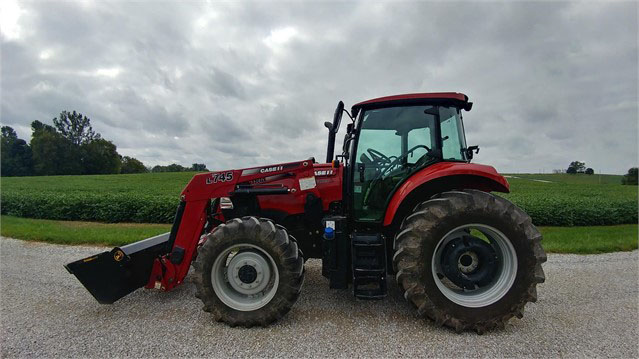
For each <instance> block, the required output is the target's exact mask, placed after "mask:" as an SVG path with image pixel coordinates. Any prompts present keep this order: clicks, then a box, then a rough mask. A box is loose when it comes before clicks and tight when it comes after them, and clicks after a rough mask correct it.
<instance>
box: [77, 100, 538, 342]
mask: <svg viewBox="0 0 639 359" xmlns="http://www.w3.org/2000/svg"><path fill="white" fill-rule="evenodd" d="M471 108H472V103H471V102H469V101H468V97H467V96H466V95H464V94H460V93H450V92H449V93H418V94H406V95H397V96H388V97H382V98H376V99H372V100H368V101H364V102H360V103H358V104H356V105H354V106H353V107H352V108H351V111H350V112H349V111H346V110H345V109H344V105H343V103H342V102H340V103H339V104H338V106H337V109H336V111H335V114H334V117H333V121H332V122H326V123H325V126H326V127H327V128H328V131H329V136H328V148H327V156H326V163H316V161H315V159H314V158H309V159H306V160H301V161H295V162H289V163H281V164H274V165H269V166H263V167H254V168H246V169H237V170H228V171H217V172H211V173H203V174H197V175H195V176H194V177H193V178H192V179H191V181H190V182H189V183H188V185H187V186H186V187H185V189H184V190H183V191H182V193H181V195H180V204H179V205H178V208H177V211H176V215H175V220H174V223H173V226H172V228H171V232H170V233H167V234H164V235H160V236H156V237H152V238H149V239H146V240H143V241H140V242H136V243H132V244H129V245H126V246H123V247H118V248H114V249H113V250H111V251H106V252H103V253H100V254H98V255H95V256H91V257H88V258H85V259H81V260H78V261H75V262H72V263H69V264H67V265H66V266H65V267H66V268H67V270H68V271H69V272H70V273H72V274H74V275H75V276H76V277H77V278H78V279H79V280H80V282H82V284H83V285H84V286H85V287H86V288H87V289H88V291H89V292H90V293H91V294H92V295H93V296H94V297H95V299H97V301H98V302H99V303H103V304H110V303H114V302H115V301H117V300H118V299H120V298H122V297H123V296H125V295H127V294H129V293H131V292H132V291H134V290H136V289H138V288H140V287H145V288H149V289H151V288H155V289H159V290H163V291H170V290H172V289H173V288H175V287H176V286H178V285H180V284H182V282H183V281H184V279H185V277H186V275H187V273H188V271H189V268H190V267H191V265H192V266H193V268H194V273H193V274H192V278H193V281H194V283H195V286H196V295H197V296H198V298H200V299H201V300H202V302H203V304H204V306H203V308H204V310H206V311H208V312H210V313H211V314H212V316H213V318H214V319H215V320H217V321H222V322H225V323H227V324H229V325H231V326H237V325H239V326H245V327H251V326H255V325H259V326H266V325H268V324H270V323H272V322H273V321H275V320H277V319H279V318H281V317H282V316H283V315H285V314H286V313H287V312H288V311H289V310H290V309H291V307H292V306H293V305H294V303H295V301H296V300H297V298H298V296H299V294H300V291H301V287H302V284H303V280H304V261H305V260H306V259H308V258H319V259H322V275H323V276H325V277H326V278H327V279H328V286H329V287H330V288H335V289H347V288H351V290H352V292H353V294H354V296H355V297H356V298H359V299H381V298H384V297H385V296H386V294H387V280H388V278H387V277H388V276H389V275H390V276H392V277H394V278H395V280H396V281H397V282H398V285H399V287H400V289H401V290H402V291H403V293H404V297H405V298H406V299H407V300H408V301H409V302H411V303H412V304H413V305H414V306H415V307H416V308H417V310H418V313H419V314H420V315H421V316H424V317H427V318H430V319H432V320H434V321H435V322H436V323H437V324H439V325H443V326H447V327H450V328H453V329H455V330H456V331H458V332H459V331H463V330H466V329H472V330H475V331H477V332H478V333H483V332H485V331H486V330H490V329H494V328H502V327H504V326H505V325H506V323H507V322H508V320H510V318H512V317H514V316H517V317H520V318H521V317H522V315H523V309H524V306H525V304H526V303H528V302H531V301H533V302H534V301H536V299H537V293H536V286H537V284H538V283H542V282H543V281H544V273H543V270H542V267H541V264H542V263H543V262H544V261H545V260H546V256H545V253H544V251H543V249H542V247H541V244H540V241H541V239H542V237H541V234H540V233H539V231H538V230H537V229H536V228H535V226H534V225H533V224H532V222H531V219H530V217H529V216H528V215H527V214H526V213H525V212H524V211H522V210H521V209H520V208H518V207H517V206H515V205H514V204H512V203H510V202H509V201H507V200H506V199H504V198H502V197H499V196H496V195H493V194H492V192H508V191H509V185H508V182H507V181H506V179H505V178H504V177H502V176H501V175H499V174H498V173H497V171H496V170H495V169H494V168H493V167H490V166H485V165H479V164H474V163H471V160H472V158H473V156H474V154H476V153H478V152H479V148H478V147H477V146H468V145H467V144H466V138H465V134H464V128H463V120H462V112H463V111H470V109H471ZM343 113H346V114H347V115H348V117H349V118H350V119H351V123H348V124H347V126H346V134H345V136H344V142H343V147H342V153H341V154H340V155H337V156H334V150H335V149H334V147H335V137H336V134H337V132H338V130H339V127H340V122H341V119H342V115H343Z"/></svg>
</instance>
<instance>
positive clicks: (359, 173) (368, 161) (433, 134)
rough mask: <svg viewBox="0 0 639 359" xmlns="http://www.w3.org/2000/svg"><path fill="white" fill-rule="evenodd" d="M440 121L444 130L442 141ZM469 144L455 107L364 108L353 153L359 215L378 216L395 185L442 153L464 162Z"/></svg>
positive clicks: (365, 218)
mask: <svg viewBox="0 0 639 359" xmlns="http://www.w3.org/2000/svg"><path fill="white" fill-rule="evenodd" d="M436 125H440V128H441V135H442V137H441V141H439V139H438V138H437V134H438V129H437V127H436ZM439 143H441V146H442V148H441V152H440V151H439ZM465 146H466V144H465V141H464V134H463V127H462V125H461V118H460V115H459V110H458V109H457V108H455V107H445V106H403V107H401V106H400V107H387V108H381V109H373V110H367V111H365V112H364V113H363V114H362V120H361V124H360V130H359V139H358V143H357V153H356V155H355V157H354V162H355V172H356V173H355V176H354V177H355V178H354V181H353V182H354V188H353V200H354V210H355V215H356V218H358V219H360V220H378V219H380V218H381V216H382V215H383V214H384V210H385V204H386V200H387V197H388V196H389V195H390V193H391V192H392V190H393V188H394V187H395V185H397V183H399V182H401V181H402V180H403V179H404V178H406V177H407V176H409V175H410V173H412V172H413V171H414V170H417V169H419V168H423V167H424V166H426V165H428V164H429V163H431V162H433V161H435V160H437V159H439V158H440V156H441V158H442V159H444V160H462V161H463V160H465V156H464V153H465V151H464V150H463V149H464V148H465ZM440 153H441V155H440Z"/></svg>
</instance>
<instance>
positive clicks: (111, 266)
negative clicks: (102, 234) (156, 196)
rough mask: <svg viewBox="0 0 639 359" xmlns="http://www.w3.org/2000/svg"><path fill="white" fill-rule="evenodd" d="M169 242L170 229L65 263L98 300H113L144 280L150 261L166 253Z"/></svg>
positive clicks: (103, 301) (145, 282)
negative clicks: (167, 231)
mask: <svg viewBox="0 0 639 359" xmlns="http://www.w3.org/2000/svg"><path fill="white" fill-rule="evenodd" d="M168 244H169V233H165V234H160V235H159V236H155V237H151V238H147V239H144V240H141V241H139V242H135V243H131V244H127V245H126V246H123V247H116V248H113V249H112V250H111V251H108V252H102V253H100V254H97V255H94V256H91V257H87V258H84V259H80V260H78V261H75V262H71V263H69V264H67V265H65V266H64V267H65V268H66V269H67V270H68V271H69V273H71V274H73V275H75V276H76V278H78V280H79V281H80V282H81V283H82V285H84V287H85V288H86V289H87V290H88V291H89V293H91V295H93V297H95V299H96V300H97V301H98V302H99V303H101V304H113V303H114V302H115V301H116V300H118V299H120V298H122V297H124V296H125V295H127V294H129V293H131V292H133V291H134V290H136V289H138V288H140V287H143V286H145V285H146V284H147V282H148V281H149V277H150V276H151V270H152V269H153V261H154V260H155V259H156V258H158V256H160V255H163V254H166V253H167V248H168Z"/></svg>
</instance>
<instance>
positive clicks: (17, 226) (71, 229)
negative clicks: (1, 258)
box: [0, 216, 171, 247]
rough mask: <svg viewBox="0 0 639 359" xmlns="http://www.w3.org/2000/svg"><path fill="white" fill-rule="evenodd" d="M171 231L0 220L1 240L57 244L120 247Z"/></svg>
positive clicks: (164, 226) (165, 226) (148, 226)
mask: <svg viewBox="0 0 639 359" xmlns="http://www.w3.org/2000/svg"><path fill="white" fill-rule="evenodd" d="M170 230H171V226H170V225H168V224H143V223H117V224H116V223H110V224H109V223H96V222H73V221H52V220H46V219H27V218H18V217H11V216H1V217H0V233H1V234H2V236H3V237H11V238H18V239H24V240H30V241H42V242H49V243H57V244H92V245H106V246H113V247H116V246H121V245H124V244H128V243H132V242H136V241H139V240H142V239H145V238H149V237H153V236H155V235H158V234H162V233H166V232H168V231H170Z"/></svg>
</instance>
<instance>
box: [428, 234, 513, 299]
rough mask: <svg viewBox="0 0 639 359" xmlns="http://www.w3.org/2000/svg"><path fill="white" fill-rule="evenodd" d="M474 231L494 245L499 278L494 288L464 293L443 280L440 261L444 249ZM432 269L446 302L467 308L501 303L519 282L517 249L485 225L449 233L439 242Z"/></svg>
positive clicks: (496, 276) (496, 279)
mask: <svg viewBox="0 0 639 359" xmlns="http://www.w3.org/2000/svg"><path fill="white" fill-rule="evenodd" d="M473 229H474V230H477V231H479V232H481V233H482V234H483V235H484V236H485V237H486V238H487V239H488V240H489V241H490V244H491V246H492V247H493V248H494V249H495V252H496V253H497V257H498V261H499V264H498V268H497V273H496V275H495V278H494V279H493V280H492V282H491V283H490V284H488V285H486V286H483V287H481V288H477V289H474V290H464V289H461V288H459V287H456V286H455V285H454V284H451V283H450V281H447V278H445V277H444V278H441V279H440V276H438V273H439V274H440V275H442V276H443V273H444V271H443V270H442V268H441V260H440V259H441V255H442V251H443V248H444V247H445V246H446V244H447V243H448V242H449V241H451V240H453V239H454V238H457V237H458V236H459V235H460V234H461V232H466V233H468V232H467V231H470V230H473ZM431 266H432V273H433V278H434V279H435V284H436V285H437V288H438V289H439V291H440V292H441V293H442V294H443V295H444V296H445V297H446V298H448V299H449V300H451V301H452V302H454V303H455V304H458V305H461V306H464V307H469V308H481V307H486V306H489V305H491V304H493V303H495V302H497V301H498V300H500V299H501V298H503V297H504V295H506V293H508V291H509V290H510V288H511V287H512V285H513V283H514V282H515V277H516V276H517V266H518V263H517V253H516V252H515V248H514V247H513V245H512V243H511V242H510V240H509V239H508V237H506V236H505V235H504V234H503V233H502V232H500V231H499V230H497V229H495V228H493V227H491V226H487V225H485V224H466V225H463V226H459V227H457V228H455V229H453V230H452V231H450V232H448V233H447V234H446V235H445V236H444V237H443V238H442V239H441V240H440V241H439V243H438V244H437V246H436V247H435V251H434V252H433V258H432V260H431Z"/></svg>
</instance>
